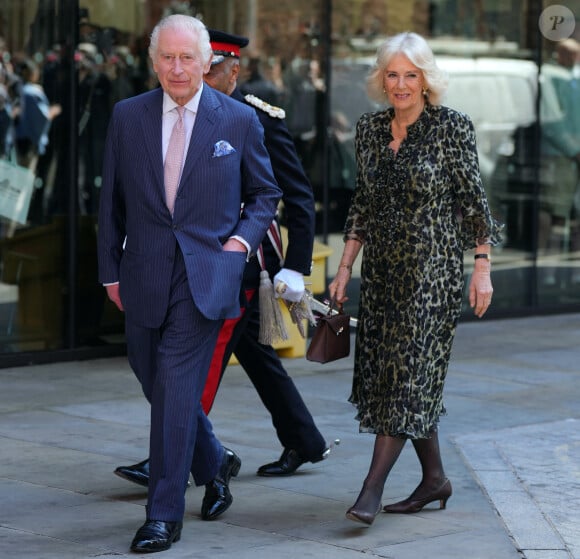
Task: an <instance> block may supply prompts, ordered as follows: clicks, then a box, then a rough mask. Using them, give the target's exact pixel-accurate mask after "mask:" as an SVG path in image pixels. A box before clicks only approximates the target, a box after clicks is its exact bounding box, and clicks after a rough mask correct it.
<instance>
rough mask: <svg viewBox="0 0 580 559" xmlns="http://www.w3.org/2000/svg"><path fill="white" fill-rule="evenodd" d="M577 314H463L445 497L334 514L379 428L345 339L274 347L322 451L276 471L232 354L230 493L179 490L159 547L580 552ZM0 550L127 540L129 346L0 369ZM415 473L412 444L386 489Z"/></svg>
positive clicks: (92, 552)
mask: <svg viewBox="0 0 580 559" xmlns="http://www.w3.org/2000/svg"><path fill="white" fill-rule="evenodd" d="M579 340H580V315H579V314H564V315H554V316H542V317H533V318H517V319H509V320H489V319H485V318H484V319H483V320H478V321H473V322H463V323H460V325H459V327H458V332H457V337H456V342H455V346H454V353H453V358H452V362H451V364H450V369H449V375H448V381H447V385H446V393H445V395H446V398H445V400H446V405H447V409H448V415H447V416H446V417H444V418H442V420H441V425H440V442H441V449H442V455H443V459H444V464H445V468H446V472H447V475H448V476H449V478H450V480H451V482H452V484H453V496H452V497H451V498H450V499H449V501H448V503H447V508H446V509H445V510H439V509H438V508H437V503H433V504H432V505H430V506H428V507H426V508H425V509H423V511H421V512H420V513H417V514H414V515H392V514H391V515H387V514H380V515H379V516H378V517H377V519H376V521H375V523H374V524H373V525H372V526H371V527H364V526H363V525H359V524H355V523H353V522H351V521H349V520H346V519H345V516H344V513H345V511H346V509H347V508H348V507H349V506H350V505H351V504H352V503H353V502H354V500H355V499H356V496H357V495H358V492H359V490H360V487H361V484H362V480H363V478H364V477H365V474H366V472H367V469H368V465H369V461H370V457H371V452H372V445H373V437H372V436H371V435H365V434H359V433H358V425H357V423H356V422H355V421H354V419H353V417H354V409H353V408H352V406H351V405H350V404H349V403H348V402H347V397H348V395H349V389H350V381H351V374H352V355H351V356H350V357H349V358H346V359H342V360H340V361H336V362H334V363H331V364H326V365H320V364H314V363H310V362H308V361H306V360H305V359H304V358H294V359H285V360H284V362H285V365H286V366H287V368H288V370H289V372H290V373H291V375H292V376H293V378H294V379H295V381H296V384H297V385H298V387H299V389H300V391H301V393H302V394H303V396H304V399H305V400H306V402H307V404H308V405H309V408H310V410H311V411H312V414H313V415H314V417H315V418H316V420H317V424H318V426H319V428H320V430H321V431H322V432H323V433H324V435H325V436H326V437H327V439H328V441H335V440H336V439H339V440H340V444H338V445H335V446H334V447H333V449H332V453H331V455H330V456H329V457H328V459H327V460H325V461H323V462H319V463H317V464H306V465H304V466H303V467H302V468H301V469H300V470H299V472H298V473H297V474H296V475H294V476H290V477H286V478H261V477H257V476H256V475H255V472H256V469H257V468H258V467H259V466H260V465H261V464H263V463H265V462H268V461H271V460H273V459H275V458H277V457H278V455H279V454H280V452H281V448H280V446H279V442H278V440H277V438H276V436H275V433H274V430H273V429H272V426H271V422H270V418H269V415H268V414H267V413H266V411H265V409H264V408H263V406H262V405H261V402H260V401H259V399H258V397H257V395H256V392H255V390H254V389H253V387H252V386H251V384H250V382H249V380H248V379H247V377H246V375H245V374H244V372H243V370H242V369H241V368H240V367H239V366H231V367H230V368H229V369H228V371H227V373H226V377H225V379H224V382H223V384H222V387H221V389H220V393H219V395H218V398H217V401H216V404H215V406H214V409H213V410H212V413H211V416H210V418H211V419H212V421H213V424H214V429H215V432H216V433H217V434H218V436H219V437H220V438H221V440H222V441H223V443H224V444H225V445H227V446H228V447H230V448H232V449H233V450H235V452H236V453H238V454H239V455H240V457H241V458H242V468H241V471H240V474H239V476H238V477H237V478H235V479H234V480H232V483H231V489H232V493H233V495H234V502H233V505H232V506H231V508H230V509H229V510H228V511H227V512H226V513H225V514H223V515H222V516H221V517H220V518H219V519H218V520H215V521H212V522H204V521H202V520H201V519H200V513H199V510H200V505H201V499H202V497H203V488H195V487H192V488H190V489H189V490H188V491H187V496H186V501H187V506H186V517H185V520H184V528H183V534H182V538H181V541H179V542H178V543H176V544H174V545H173V546H172V548H171V549H170V550H168V551H166V552H163V554H162V555H160V557H164V559H176V558H203V559H206V558H207V559H209V558H211V559H223V558H226V557H228V558H231V557H234V558H236V559H250V558H251V559H290V558H292V559H295V558H296V557H303V558H307V559H312V558H324V559H326V558H328V559H355V558H356V559H368V558H369V557H382V558H389V559H466V558H470V559H522V558H526V559H570V558H576V559H578V558H580V350H579ZM0 386H1V391H0V449H1V450H0V503H1V506H0V557H2V558H7V559H15V558H22V559H82V558H90V557H99V558H107V557H117V558H118V557H125V556H134V555H133V554H131V553H130V552H129V544H130V541H131V539H132V537H133V535H134V533H135V531H136V530H137V528H138V527H139V526H140V525H141V524H142V522H143V520H144V517H145V509H144V506H145V502H146V490H145V489H144V488H142V487H139V486H136V485H132V484H130V483H128V482H126V481H124V480H122V479H121V478H119V477H117V476H115V475H113V470H114V469H115V467H116V466H118V465H121V464H123V465H126V464H131V463H133V462H137V461H140V460H142V459H143V458H145V456H146V455H147V446H148V426H147V425H148V407H147V405H146V404H145V401H144V398H143V396H142V395H141V393H140V390H139V387H138V385H137V381H136V380H135V378H134V376H133V374H132V373H131V371H130V370H129V367H128V365H127V362H126V360H125V359H124V358H110V359H100V360H94V361H80V362H66V363H53V364H49V365H39V366H36V365H35V366H29V367H23V368H14V369H0ZM419 480H420V468H419V464H418V461H417V459H416V456H415V454H414V452H413V449H412V445H410V444H407V446H406V447H405V449H404V450H403V453H402V455H401V457H400V459H399V461H398V462H397V464H396V465H395V468H394V469H393V471H392V472H391V475H390V476H389V479H388V480H387V485H386V487H385V493H384V497H383V500H384V503H390V502H394V501H397V500H399V499H401V498H404V497H406V496H408V494H410V493H411V491H412V490H413V489H414V488H415V486H416V485H417V484H418V482H419Z"/></svg>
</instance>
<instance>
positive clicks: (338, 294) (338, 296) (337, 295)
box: [328, 265, 351, 304]
mask: <svg viewBox="0 0 580 559" xmlns="http://www.w3.org/2000/svg"><path fill="white" fill-rule="evenodd" d="M350 275H351V268H350V266H349V267H347V266H343V265H341V266H339V267H338V270H337V272H336V276H335V277H334V279H333V280H332V281H331V282H330V285H329V286H328V293H329V295H330V298H331V299H334V300H335V301H336V302H337V303H339V304H341V303H344V302H345V301H348V297H347V296H346V286H347V285H348V282H349V281H350Z"/></svg>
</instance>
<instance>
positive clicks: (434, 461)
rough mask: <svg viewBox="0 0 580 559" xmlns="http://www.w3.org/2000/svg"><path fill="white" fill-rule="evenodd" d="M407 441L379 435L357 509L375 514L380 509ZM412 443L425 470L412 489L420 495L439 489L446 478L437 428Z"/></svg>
mask: <svg viewBox="0 0 580 559" xmlns="http://www.w3.org/2000/svg"><path fill="white" fill-rule="evenodd" d="M405 442H406V439H405V438H401V437H391V436H389V435H377V436H376V438H375V446H374V450H373V457H372V460H371V465H370V468H369V472H368V474H367V477H366V478H365V480H364V483H363V487H362V490H361V492H360V494H359V496H358V498H357V500H356V503H355V505H354V508H356V509H358V510H365V511H369V512H372V513H374V512H375V511H377V510H378V509H379V508H380V504H381V498H382V496H383V489H384V487H385V482H386V480H387V477H388V475H389V473H390V472H391V469H392V468H393V466H394V465H395V462H396V461H397V459H398V458H399V456H400V454H401V451H402V450H403V447H404V446H405ZM412 443H413V448H414V449H415V452H416V453H417V458H419V462H420V463H421V470H422V472H423V478H422V480H421V483H420V484H419V486H418V487H417V488H416V489H415V491H414V492H413V495H415V494H418V495H417V496H419V497H420V496H421V494H422V493H426V494H428V493H430V492H431V491H433V490H435V489H437V488H438V487H439V486H440V485H441V483H442V481H443V480H444V479H445V473H444V471H443V464H442V462H441V453H440V450H439V437H438V434H437V429H434V430H433V431H432V432H431V435H430V437H429V438H428V439H413V440H412Z"/></svg>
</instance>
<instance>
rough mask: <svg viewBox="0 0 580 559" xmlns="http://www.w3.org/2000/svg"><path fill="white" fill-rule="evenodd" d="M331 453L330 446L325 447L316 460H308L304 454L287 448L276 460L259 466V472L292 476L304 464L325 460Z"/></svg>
mask: <svg viewBox="0 0 580 559" xmlns="http://www.w3.org/2000/svg"><path fill="white" fill-rule="evenodd" d="M329 454H330V448H325V449H324V452H323V453H322V454H321V455H320V456H319V457H317V458H315V459H314V460H306V459H305V458H303V457H302V455H301V454H300V453H299V452H297V451H296V450H294V449H292V448H285V449H284V452H282V456H280V458H279V459H278V460H276V462H270V463H269V464H264V465H263V466H260V467H259V468H258V472H257V474H258V475H259V476H265V477H267V476H290V475H292V474H293V473H294V472H295V471H296V470H297V469H298V468H300V466H302V464H306V462H312V463H315V462H320V461H321V460H324V459H325V458H326V457H327V456H328V455H329Z"/></svg>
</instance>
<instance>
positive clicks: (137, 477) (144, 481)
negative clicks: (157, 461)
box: [115, 458, 149, 487]
mask: <svg viewBox="0 0 580 559" xmlns="http://www.w3.org/2000/svg"><path fill="white" fill-rule="evenodd" d="M115 474H116V475H118V476H119V477H122V478H123V479H126V480H127V481H132V482H133V483H136V484H137V485H142V486H143V487H149V458H147V460H143V462H139V463H138V464H133V465H132V466H119V467H118V468H117V469H116V470H115Z"/></svg>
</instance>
